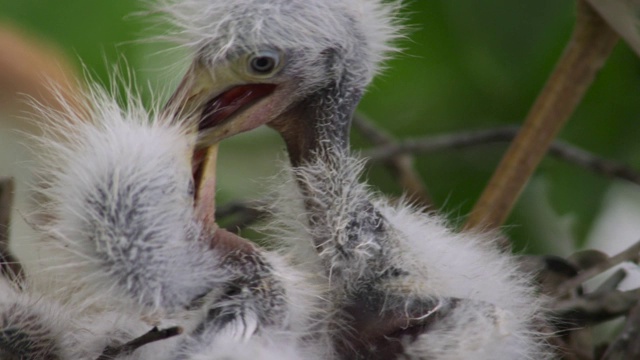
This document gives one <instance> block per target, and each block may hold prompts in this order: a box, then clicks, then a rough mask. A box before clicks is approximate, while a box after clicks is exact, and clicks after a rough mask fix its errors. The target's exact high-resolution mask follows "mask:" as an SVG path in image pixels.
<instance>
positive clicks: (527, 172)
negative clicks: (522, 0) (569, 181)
mask: <svg viewBox="0 0 640 360" xmlns="http://www.w3.org/2000/svg"><path fill="white" fill-rule="evenodd" d="M617 41H618V35H617V34H616V33H615V32H614V31H613V30H612V29H611V28H610V27H609V25H607V23H606V22H605V21H604V20H603V19H602V18H601V17H600V15H598V14H597V13H596V12H595V11H593V10H592V8H591V6H590V5H588V4H587V3H586V2H585V1H584V0H578V3H577V15H576V25H575V28H574V31H573V34H572V36H571V39H570V40H569V43H568V44H567V47H566V49H565V51H564V54H563V55H562V57H561V58H560V60H559V62H558V63H557V65H556V68H555V69H554V71H553V73H552V74H551V76H550V78H549V80H548V81H547V84H546V85H545V87H544V88H543V90H542V92H541V93H540V95H539V96H538V99H537V100H536V102H535V104H534V105H533V107H532V108H531V110H530V112H529V115H528V116H527V119H526V120H525V123H524V125H523V127H522V130H521V131H520V133H519V134H518V136H517V137H516V139H515V140H514V141H513V142H512V143H511V146H510V147H509V149H508V150H507V153H506V154H505V156H504V158H503V159H502V161H501V162H500V164H499V165H498V168H497V169H496V171H495V173H494V175H493V177H492V178H491V180H490V181H489V184H488V185H487V187H486V188H485V190H484V192H483V193H482V195H481V196H480V199H479V200H478V202H477V203H476V205H475V207H474V209H473V210H472V212H471V214H470V216H469V218H468V219H467V223H466V224H465V229H473V228H478V227H480V228H483V229H495V228H498V227H499V226H500V225H502V223H503V222H504V221H505V219H506V218H507V216H508V215H509V213H510V212H511V208H512V207H513V205H514V204H515V202H516V200H517V198H518V196H519V195H520V193H521V191H522V189H523V188H524V186H525V184H526V183H527V181H528V180H529V178H530V177H531V174H532V173H533V171H534V170H535V168H536V167H537V166H538V164H539V163H540V161H541V160H542V157H543V156H544V154H545V153H546V152H547V149H548V147H549V145H550V144H551V142H552V141H553V138H555V136H556V134H557V133H558V132H559V131H560V129H562V127H563V126H564V124H565V122H566V121H567V119H568V118H569V117H570V116H571V114H572V113H573V111H574V109H575V108H576V106H577V105H578V104H579V103H580V101H581V100H582V97H583V95H584V94H585V92H586V91H587V89H588V88H589V86H590V85H591V83H592V82H593V79H594V78H595V76H596V74H597V73H598V71H599V70H600V68H601V67H602V66H603V65H604V63H605V61H606V59H607V58H608V57H609V55H610V53H611V51H612V50H613V47H614V45H615V44H616V43H617Z"/></svg>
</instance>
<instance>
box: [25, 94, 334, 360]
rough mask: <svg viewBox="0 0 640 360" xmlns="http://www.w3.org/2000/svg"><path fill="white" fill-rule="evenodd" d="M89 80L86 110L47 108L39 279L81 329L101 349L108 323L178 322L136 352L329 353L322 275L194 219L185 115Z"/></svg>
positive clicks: (139, 326) (164, 355)
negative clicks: (170, 333) (175, 330)
mask: <svg viewBox="0 0 640 360" xmlns="http://www.w3.org/2000/svg"><path fill="white" fill-rule="evenodd" d="M89 89H90V90H89V91H87V93H86V94H84V95H82V97H81V99H80V100H81V101H79V102H80V103H82V104H84V107H83V108H82V110H81V111H75V112H69V113H60V112H56V111H51V110H48V109H46V108H41V116H42V117H43V118H45V119H46V120H47V123H48V124H49V125H47V127H46V128H45V130H46V131H45V132H46V135H45V136H44V137H43V138H41V139H39V142H40V148H39V149H38V154H40V156H41V157H42V163H43V168H42V169H41V171H40V178H41V179H42V180H41V183H40V185H39V190H38V192H39V196H40V198H41V199H44V200H43V201H42V202H41V205H40V206H41V209H40V211H39V213H38V219H39V226H38V230H39V231H40V232H41V234H42V238H41V239H40V242H39V246H40V248H39V252H40V253H41V254H46V257H45V258H44V259H43V262H44V264H43V266H42V267H43V268H44V269H45V270H44V271H43V272H42V273H38V274H34V278H36V280H37V283H38V284H39V288H38V289H39V290H41V291H42V293H43V294H46V296H47V297H48V298H50V299H53V300H54V301H57V302H59V303H62V304H65V305H69V306H70V305H71V304H73V306H71V307H72V308H74V309H78V310H77V311H74V312H73V318H74V319H76V318H77V319H80V320H79V321H81V322H83V324H85V325H86V326H103V327H105V328H107V329H111V330H109V331H107V330H103V331H96V332H95V334H98V335H96V336H97V340H96V341H103V343H104V346H103V348H104V347H105V346H108V345H109V344H111V343H123V342H126V341H124V340H122V341H121V340H117V341H116V339H114V336H115V334H114V333H115V332H119V333H120V334H121V335H120V337H119V338H118V339H122V338H124V339H128V340H131V339H133V338H135V336H133V335H132V334H138V336H139V335H140V334H143V333H144V331H143V329H144V327H145V326H146V327H147V330H148V327H149V326H156V325H160V326H174V325H179V326H181V327H183V328H184V335H182V336H179V337H178V339H175V340H174V339H172V340H171V341H168V342H165V341H163V342H162V343H163V346H162V348H161V350H156V351H153V346H152V347H151V350H146V348H145V349H144V351H143V350H141V351H140V352H136V353H135V354H134V355H135V357H131V359H200V358H207V359H239V360H240V359H253V358H255V354H257V353H264V354H265V356H267V355H268V356H271V358H278V356H280V355H281V356H282V357H288V358H302V357H304V358H310V359H313V358H326V357H325V356H324V355H326V354H328V353H330V352H331V347H330V346H329V347H327V346H326V343H327V341H326V340H324V339H326V335H325V334H324V330H323V328H324V324H323V323H322V322H321V320H322V317H323V316H324V311H325V306H324V305H323V300H322V299H323V291H324V289H323V287H322V283H321V282H320V281H318V280H317V278H318V276H317V275H316V274H313V273H307V272H304V271H301V270H300V269H296V268H294V267H292V266H291V265H290V264H289V259H288V258H287V257H286V256H283V255H281V254H279V253H277V252H267V251H265V250H263V249H260V248H258V247H257V246H254V245H252V244H250V243H248V242H246V241H244V242H242V241H240V240H238V239H230V236H231V235H229V234H226V235H225V236H226V240H229V239H230V240H232V241H229V242H227V243H222V244H218V243H214V242H211V239H210V237H209V235H210V234H209V233H208V232H206V231H204V230H203V228H204V226H203V224H202V222H201V219H199V218H197V217H196V216H195V215H194V185H193V175H192V171H193V169H192V163H191V157H192V153H193V145H194V143H195V134H194V133H193V132H192V131H191V129H192V127H191V124H190V123H189V122H188V121H178V120H176V119H171V120H169V119H166V118H163V117H161V116H153V115H149V114H148V113H147V111H145V110H144V108H143V107H142V106H141V104H140V101H138V100H136V99H137V97H136V96H135V95H134V94H129V93H127V94H126V95H127V96H126V98H127V99H128V103H127V104H126V105H125V106H120V105H119V104H118V102H117V101H116V100H115V99H114V98H112V97H111V96H110V95H108V94H107V93H106V92H105V91H104V90H102V89H101V88H99V87H98V86H95V85H94V86H90V87H89ZM76 102H78V101H76ZM238 244H240V245H242V246H240V245H238ZM234 246H235V247H234ZM78 304H79V305H78ZM80 309H81V310H80ZM112 316H116V317H122V318H125V319H127V320H128V321H129V323H122V322H121V323H120V324H119V325H116V323H115V322H114V321H113V320H110V317H112ZM118 327H121V328H120V329H118ZM165 343H167V344H165ZM223 344H224V345H223ZM154 346H155V345H154ZM100 351H102V350H100ZM145 351H146V352H145ZM232 353H235V355H233V356H231V355H230V354H232ZM269 354H273V355H269ZM292 354H297V355H296V356H294V355H292ZM302 354H305V355H302ZM94 355H95V356H94ZM98 355H100V352H98V353H97V354H95V353H92V354H91V355H87V357H86V358H91V357H92V356H93V357H95V358H97V356H98ZM321 355H322V356H321ZM123 356H124V357H122V359H129V357H127V356H129V354H125V355H123ZM131 356H133V355H131ZM81 358H85V357H84V356H83V357H81ZM73 359H75V358H73Z"/></svg>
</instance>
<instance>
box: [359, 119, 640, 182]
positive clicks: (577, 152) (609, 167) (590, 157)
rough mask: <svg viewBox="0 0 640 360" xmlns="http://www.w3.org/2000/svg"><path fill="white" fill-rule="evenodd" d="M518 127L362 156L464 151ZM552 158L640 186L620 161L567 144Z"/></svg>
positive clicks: (555, 148)
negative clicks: (448, 150) (451, 150)
mask: <svg viewBox="0 0 640 360" xmlns="http://www.w3.org/2000/svg"><path fill="white" fill-rule="evenodd" d="M517 133H518V128H516V127H513V126H507V127H499V128H495V129H488V130H476V131H463V132H457V133H451V134H444V135H436V136H429V137H424V138H418V139H409V140H403V141H399V142H396V143H394V144H388V145H383V146H380V147H375V148H373V149H369V150H365V151H363V152H362V156H363V157H365V158H367V159H369V160H370V161H384V160H386V159H388V158H390V157H393V156H396V155H398V154H407V153H410V154H413V155H419V154H423V153H430V152H434V151H441V150H447V149H463V148H467V147H473V146H478V145H485V144H490V143H498V142H506V141H511V140H513V138H514V137H515V136H516V135H517ZM549 155H551V156H554V157H556V158H558V159H560V160H563V161H566V162H568V163H571V164H574V165H576V166H579V167H582V168H584V169H586V170H589V171H591V172H593V173H596V174H599V175H603V176H606V177H609V178H617V179H622V180H627V181H630V182H633V183H635V184H638V185H640V173H639V172H637V171H635V170H633V169H632V168H630V167H629V166H627V165H625V164H622V163H619V162H617V161H613V160H609V159H605V158H603V157H601V156H598V155H595V154H592V153H590V152H588V151H586V150H584V149H581V148H579V147H576V146H573V145H571V144H568V143H566V142H562V141H555V142H553V143H552V144H551V146H550V148H549Z"/></svg>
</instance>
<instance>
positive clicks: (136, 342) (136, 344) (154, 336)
mask: <svg viewBox="0 0 640 360" xmlns="http://www.w3.org/2000/svg"><path fill="white" fill-rule="evenodd" d="M182 331H183V330H182V328H181V327H179V326H174V327H170V328H167V329H162V330H160V329H158V328H157V327H154V328H153V329H151V330H149V332H147V333H146V334H144V335H142V336H140V337H137V338H135V339H133V340H131V341H129V342H128V343H125V344H123V345H120V346H113V347H112V346H107V348H106V349H104V352H103V353H102V355H100V357H98V359H96V360H112V359H115V358H116V357H118V356H120V355H128V354H131V353H133V352H134V351H135V350H137V349H138V348H140V347H142V346H144V345H147V344H150V343H152V342H156V341H160V340H165V339H168V338H171V337H174V336H176V335H180V334H182Z"/></svg>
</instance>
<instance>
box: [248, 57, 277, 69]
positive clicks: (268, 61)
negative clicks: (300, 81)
mask: <svg viewBox="0 0 640 360" xmlns="http://www.w3.org/2000/svg"><path fill="white" fill-rule="evenodd" d="M252 65H253V69H254V70H255V71H259V72H269V71H271V70H273V67H274V65H275V62H274V61H273V59H272V58H270V57H268V56H261V57H257V58H255V59H253V64H252Z"/></svg>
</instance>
